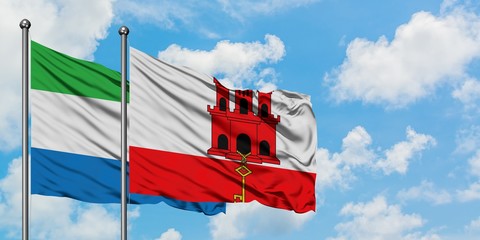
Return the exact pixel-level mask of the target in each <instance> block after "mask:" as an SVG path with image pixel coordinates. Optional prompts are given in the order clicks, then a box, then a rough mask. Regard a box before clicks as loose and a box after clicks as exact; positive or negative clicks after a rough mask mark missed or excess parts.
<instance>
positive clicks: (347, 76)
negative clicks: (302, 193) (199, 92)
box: [0, 0, 480, 240]
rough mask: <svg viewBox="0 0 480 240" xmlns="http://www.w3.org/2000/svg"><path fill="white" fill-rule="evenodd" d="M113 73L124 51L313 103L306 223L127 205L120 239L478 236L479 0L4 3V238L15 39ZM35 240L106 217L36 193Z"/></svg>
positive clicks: (102, 227) (12, 153) (16, 181)
mask: <svg viewBox="0 0 480 240" xmlns="http://www.w3.org/2000/svg"><path fill="white" fill-rule="evenodd" d="M23 18H29V19H30V21H31V22H32V28H31V29H30V30H31V31H30V32H31V36H32V39H34V40H36V41H38V42H40V43H42V44H45V45H47V46H49V47H52V48H54V49H57V50H59V51H62V52H64V53H67V54H70V55H72V56H76V57H79V58H84V59H89V60H94V61H96V62H98V63H101V64H104V65H106V66H107V67H110V68H112V69H117V70H118V69H119V64H120V60H119V55H120V53H119V49H120V46H119V44H120V38H119V35H118V33H117V32H118V29H119V27H120V26H122V25H127V26H128V27H129V28H130V35H129V36H128V37H129V44H130V46H132V47H135V48H137V49H140V50H142V51H144V52H146V53H148V54H150V55H152V56H156V57H159V58H161V59H163V60H166V61H169V62H172V63H175V64H181V65H188V66H190V67H193V68H195V69H197V70H198V71H201V72H205V73H208V74H211V75H214V76H217V77H218V78H220V79H223V81H224V82H226V83H228V84H230V86H234V87H243V88H254V89H255V88H258V89H263V90H271V89H275V88H278V89H286V90H290V91H296V92H302V93H305V94H308V95H310V96H311V99H312V104H313V109H314V113H315V115H316V119H317V129H318V150H317V155H316V158H317V167H318V173H317V183H316V186H317V189H316V192H317V211H316V213H307V214H301V215H300V214H294V213H292V212H289V211H284V210H277V209H272V208H268V207H264V206H261V205H259V204H255V203H251V204H246V205H238V204H237V205H228V206H227V212H228V213H227V214H226V215H223V214H222V215H218V216H215V217H207V216H204V215H202V214H198V213H191V212H186V211H181V210H177V209H173V208H170V207H168V206H166V205H164V204H158V205H148V206H140V207H136V206H132V207H129V211H130V214H129V216H130V218H129V224H130V231H129V236H130V239H161V240H167V239H169V240H178V239H184V240H185V239H227V240H228V239H478V237H479V236H480V211H479V209H480V150H478V149H480V121H479V120H480V80H479V79H480V71H479V70H478V69H480V68H479V67H480V61H479V59H480V58H479V57H480V5H479V4H478V3H476V1H468V0H466V1H460V0H458V1H456V0H445V1H439V0H424V1H401V0H392V1H354V0H319V1H315V0H297V1H290V0H285V1H276V0H260V1H250V0H249V1H230V0H217V1H208V2H207V1H196V0H187V1H182V2H181V3H180V2H179V1H169V0H161V1H153V0H142V1H129V0H117V1H111V0H100V1H96V0H88V1H75V0H65V1H53V0H34V1H23V0H21V1H18V0H4V1H1V2H0V27H1V29H2V44H1V46H0V55H1V56H2V58H1V59H0V61H1V66H2V67H1V73H0V74H1V77H0V82H1V83H2V86H3V87H2V88H0V100H1V104H0V216H2V218H0V238H1V239H18V238H19V237H20V231H21V228H20V224H21V222H20V217H21V209H20V206H21V205H20V202H21V195H20V192H21V191H20V189H21V183H20V162H19V157H20V156H21V152H20V122H21V121H20V109H21V107H20V106H21V105H20V104H21V99H20V96H21V90H20V80H21V79H20V78H21V65H20V64H21V49H20V39H21V30H20V28H19V27H18V23H19V22H20V20H21V19H23ZM31 199H32V217H31V221H32V223H31V226H32V229H31V230H32V232H31V233H32V237H33V238H34V239H116V238H118V237H119V231H120V230H119V226H120V225H119V218H120V212H119V207H118V206H117V205H108V204H107V205H99V204H85V203H80V202H77V201H74V200H70V199H65V198H54V197H43V196H32V198H31Z"/></svg>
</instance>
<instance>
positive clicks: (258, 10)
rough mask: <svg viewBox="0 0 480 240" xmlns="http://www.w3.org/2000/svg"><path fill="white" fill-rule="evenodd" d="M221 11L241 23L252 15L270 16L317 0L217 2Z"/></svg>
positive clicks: (225, 0)
mask: <svg viewBox="0 0 480 240" xmlns="http://www.w3.org/2000/svg"><path fill="white" fill-rule="evenodd" d="M217 1H218V2H219V3H220V5H221V6H222V8H223V10H224V11H225V12H226V13H227V14H229V15H230V16H232V17H233V18H235V19H238V20H240V21H243V20H244V19H245V18H246V17H250V16H254V15H259V14H260V15H270V14H274V13H276V12H279V11H284V10H289V9H292V8H297V7H301V6H305V5H308V4H311V3H314V2H318V1H319V0H262V1H258V0H247V1H232V0H217Z"/></svg>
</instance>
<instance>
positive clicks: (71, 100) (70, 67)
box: [30, 41, 225, 215]
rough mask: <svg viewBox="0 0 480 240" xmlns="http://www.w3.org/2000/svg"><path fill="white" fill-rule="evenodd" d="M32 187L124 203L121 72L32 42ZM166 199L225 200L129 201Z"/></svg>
mask: <svg viewBox="0 0 480 240" xmlns="http://www.w3.org/2000/svg"><path fill="white" fill-rule="evenodd" d="M31 52H32V54H31V67H32V69H31V79H32V80H31V93H30V94H31V95H30V99H31V104H32V111H31V174H32V177H31V181H32V182H31V191H32V194H41V195H48V196H62V197H69V198H73V199H77V200H80V201H86V202H93V203H119V202H120V195H121V192H120V191H121V190H120V186H121V183H120V181H121V178H120V177H121V171H120V170H121V165H120V163H121V162H120V161H119V159H120V138H121V136H120V100H121V99H120V98H121V95H120V94H121V91H120V90H121V87H120V79H121V75H120V73H118V72H116V71H113V70H111V69H108V68H106V67H104V66H102V65H100V64H96V63H93V62H88V61H84V60H79V59H75V58H72V57H70V56H67V55H65V54H62V53H59V52H56V51H54V50H52V49H49V48H47V47H45V46H42V45H40V44H38V43H36V42H33V41H32V42H31ZM161 201H164V202H166V203H167V204H169V205H171V206H173V207H177V208H181V209H186V210H192V211H200V212H204V213H205V214H208V215H212V214H216V213H219V212H224V211H225V203H191V202H182V201H176V200H172V199H168V198H164V197H158V196H148V195H140V194H130V195H129V199H128V202H129V203H135V204H140V203H158V202H161Z"/></svg>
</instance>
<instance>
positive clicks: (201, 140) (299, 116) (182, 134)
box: [129, 48, 317, 172]
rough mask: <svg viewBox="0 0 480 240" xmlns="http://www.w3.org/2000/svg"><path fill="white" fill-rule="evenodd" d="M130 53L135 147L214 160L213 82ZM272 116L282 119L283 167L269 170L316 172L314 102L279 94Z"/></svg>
mask: <svg viewBox="0 0 480 240" xmlns="http://www.w3.org/2000/svg"><path fill="white" fill-rule="evenodd" d="M130 54H131V55H130V64H131V65H130V79H131V83H132V84H131V88H130V90H131V103H130V109H129V115H130V121H131V122H130V123H131V125H130V134H129V142H130V144H131V145H132V146H139V147H144V148H151V149H157V150H164V151H170V152H178V153H184V154H190V155H196V156H205V157H212V156H210V155H208V154H207V150H208V149H209V148H210V146H211V124H212V123H211V116H210V114H209V113H208V111H207V105H210V106H211V107H212V106H213V105H215V102H216V100H215V99H216V92H215V85H214V83H213V78H212V77H210V76H207V75H204V74H199V73H197V72H194V71H192V70H190V69H188V68H185V67H172V66H170V65H168V64H165V63H163V62H161V61H158V60H156V59H154V58H152V57H150V56H148V55H146V54H145V53H142V52H140V51H138V50H136V49H134V48H130ZM231 96H232V95H231ZM230 101H233V99H232V98H230ZM256 101H257V100H256V99H254V101H253V102H254V103H256ZM232 106H234V103H233V102H231V103H230V107H232ZM256 109H257V107H256V106H254V111H256ZM272 113H273V114H275V115H280V118H281V120H280V123H279V124H278V125H277V134H276V136H277V137H276V138H277V157H278V158H279V159H280V161H281V163H280V166H279V165H269V166H272V167H280V168H286V169H294V170H299V171H307V172H316V167H315V152H316V145H317V136H316V123H315V118H314V116H313V112H312V108H311V103H310V100H309V98H308V97H307V96H305V95H302V94H298V93H291V92H287V91H275V92H273V94H272ZM264 164H265V163H264Z"/></svg>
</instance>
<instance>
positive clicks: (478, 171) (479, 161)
mask: <svg viewBox="0 0 480 240" xmlns="http://www.w3.org/2000/svg"><path fill="white" fill-rule="evenodd" d="M468 164H469V165H470V172H471V173H472V174H473V175H474V176H477V177H479V178H480V150H477V153H476V154H475V155H474V156H472V157H471V158H470V159H469V160H468Z"/></svg>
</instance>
